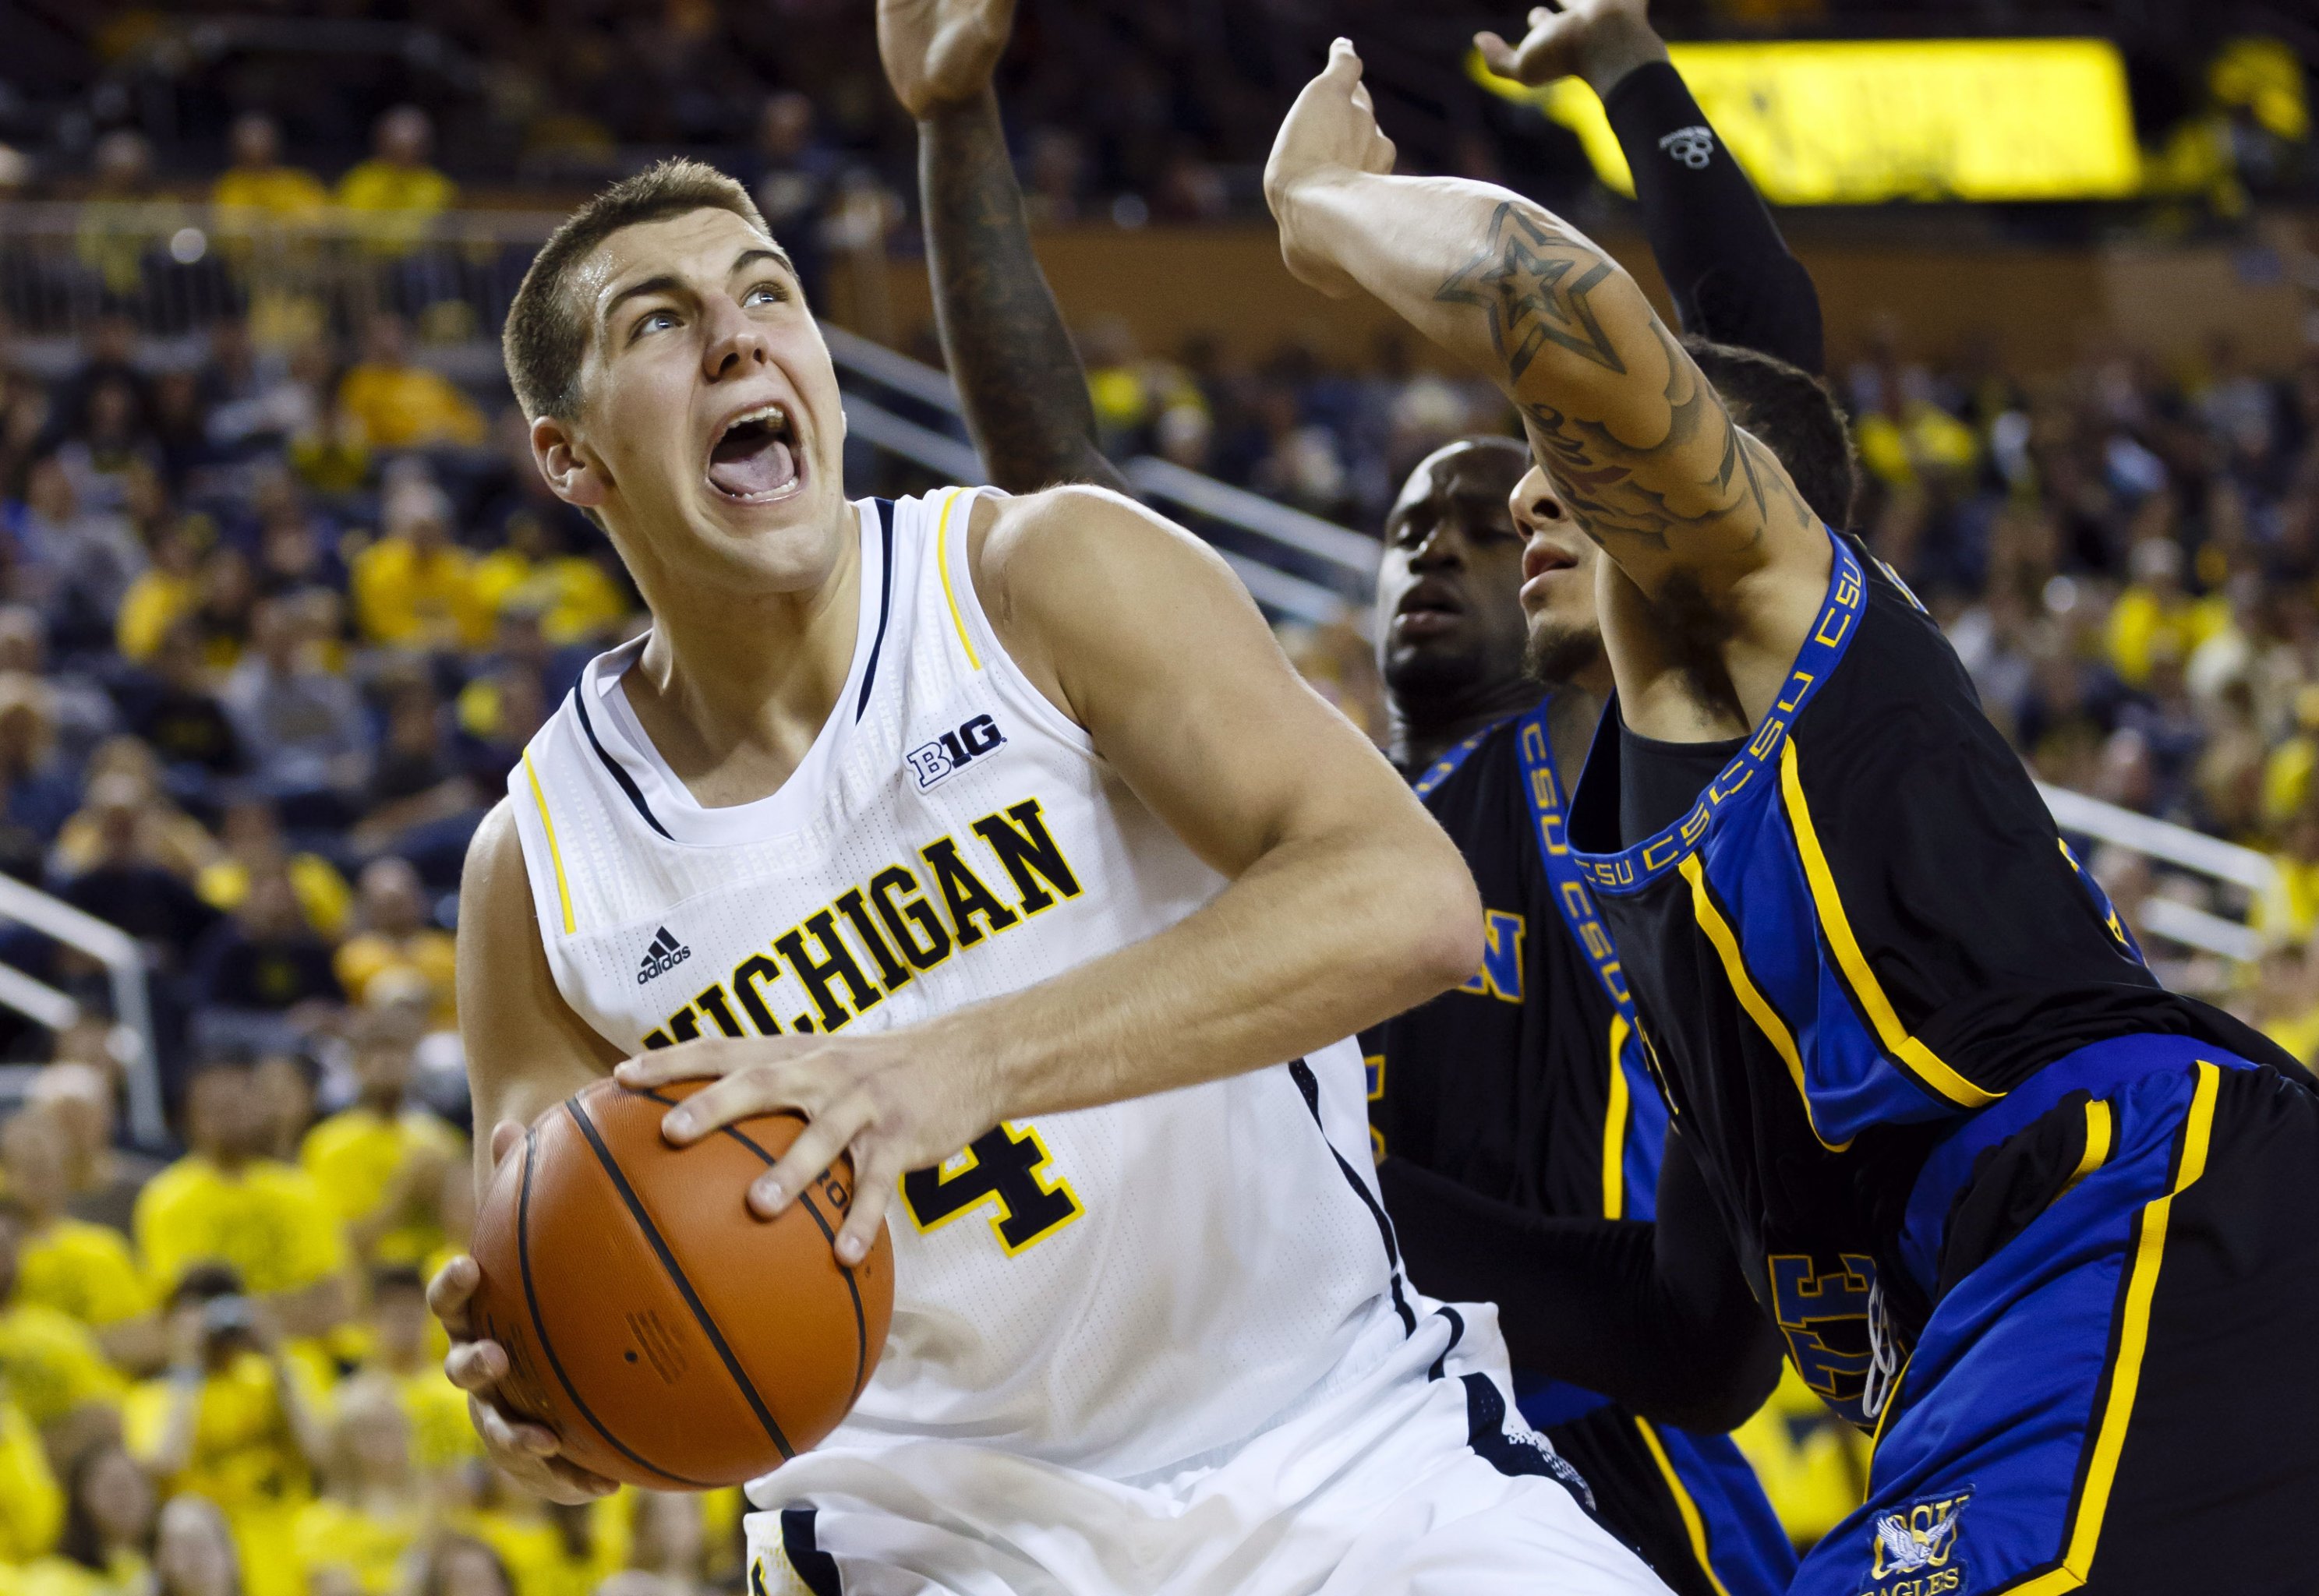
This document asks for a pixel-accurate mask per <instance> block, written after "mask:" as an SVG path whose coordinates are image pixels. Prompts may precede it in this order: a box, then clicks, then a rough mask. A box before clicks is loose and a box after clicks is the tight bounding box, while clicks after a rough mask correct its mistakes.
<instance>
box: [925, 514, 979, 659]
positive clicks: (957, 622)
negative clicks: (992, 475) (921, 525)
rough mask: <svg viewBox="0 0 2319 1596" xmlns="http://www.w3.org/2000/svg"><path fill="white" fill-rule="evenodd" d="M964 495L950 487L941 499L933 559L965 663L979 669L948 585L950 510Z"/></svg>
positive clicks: (963, 620)
mask: <svg viewBox="0 0 2319 1596" xmlns="http://www.w3.org/2000/svg"><path fill="white" fill-rule="evenodd" d="M965 497H966V490H965V489H964V488H952V490H951V491H950V497H949V498H947V499H945V500H943V507H942V518H941V519H939V520H937V521H936V522H935V523H934V560H935V563H936V564H938V565H940V566H941V568H942V579H943V598H944V599H946V600H949V601H950V622H951V625H952V626H954V627H957V628H958V641H959V645H960V646H961V647H962V648H964V649H965V650H966V663H968V664H970V665H972V666H973V667H974V668H975V669H976V670H978V671H979V670H981V669H982V656H981V655H980V654H976V653H975V652H974V639H973V638H972V637H970V636H967V632H966V617H965V616H963V615H961V614H960V613H959V608H958V594H957V593H956V592H955V591H952V588H951V585H950V512H951V510H952V509H953V508H954V507H955V506H956V505H957V503H958V501H959V500H961V499H963V498H965Z"/></svg>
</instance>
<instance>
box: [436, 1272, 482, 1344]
mask: <svg viewBox="0 0 2319 1596" xmlns="http://www.w3.org/2000/svg"><path fill="white" fill-rule="evenodd" d="M482 1281H483V1268H482V1267H481V1266H480V1265H478V1264H477V1263H476V1262H475V1260H474V1258H469V1257H468V1256H467V1255H466V1254H465V1253H464V1252H463V1253H461V1254H459V1255H458V1257H456V1258H453V1259H451V1260H450V1261H449V1262H448V1263H447V1264H445V1265H444V1266H443V1267H441V1268H439V1269H438V1270H436V1271H435V1278H434V1279H432V1280H429V1282H428V1283H427V1307H428V1311H429V1312H431V1313H433V1314H434V1315H435V1317H436V1318H438V1319H439V1320H441V1321H443V1328H444V1329H445V1330H449V1331H450V1332H451V1333H452V1334H453V1335H455V1336H459V1335H465V1333H466V1330H467V1303H468V1301H469V1300H470V1299H471V1298H473V1297H474V1294H475V1287H476V1286H477V1285H480V1284H481V1283H482Z"/></svg>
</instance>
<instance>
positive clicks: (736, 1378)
mask: <svg viewBox="0 0 2319 1596" xmlns="http://www.w3.org/2000/svg"><path fill="white" fill-rule="evenodd" d="M564 1112H565V1113H567V1114H570V1115H571V1116H572V1120H573V1123H574V1124H576V1125H578V1126H579V1127H580V1133H581V1135H582V1136H583V1137H585V1138H586V1139H587V1141H588V1145H589V1147H590V1148H591V1149H592V1150H594V1152H595V1155H596V1161H597V1163H599V1164H600V1165H601V1166H602V1167H603V1170H604V1173H605V1175H606V1176H607V1177H609V1178H610V1180H611V1182H612V1186H613V1189H614V1190H615V1191H617V1192H618V1194H619V1196H620V1201H621V1202H622V1203H624V1204H627V1210H628V1214H629V1216H630V1217H631V1218H632V1219H634V1220H635V1221H636V1227H637V1229H638V1230H640V1231H642V1232H643V1234H644V1238H645V1242H646V1243H647V1244H648V1245H650V1247H651V1248H652V1249H653V1252H654V1255H655V1256H656V1257H658V1258H659V1259H660V1265H661V1267H662V1268H663V1270H664V1271H666V1272H667V1275H668V1278H669V1283H670V1284H671V1285H674V1286H675V1287H676V1289H677V1293H678V1294H679V1295H681V1296H682V1297H683V1298H684V1303H685V1306H686V1307H688V1308H690V1310H691V1311H692V1317H693V1321H694V1322H696V1323H697V1324H699V1326H700V1330H701V1333H702V1334H704V1335H706V1336H707V1337H708V1344H709V1346H710V1347H711V1348H714V1349H715V1350H716V1353H717V1357H718V1358H719V1359H720V1360H721V1361H722V1362H723V1363H724V1365H725V1372H726V1374H727V1375H731V1376H732V1379H733V1384H735V1387H737V1388H738V1389H739V1391H740V1393H741V1395H742V1397H743V1398H744V1400H745V1401H746V1402H748V1404H749V1411H751V1412H753V1413H754V1414H755V1415H756V1417H757V1422H758V1423H759V1424H761V1425H762V1426H763V1427H764V1430H765V1434H766V1436H767V1437H768V1438H770V1439H771V1441H772V1443H773V1445H774V1446H775V1447H777V1448H779V1450H780V1452H781V1457H782V1460H783V1461H785V1462H786V1461H787V1460H788V1459H790V1458H792V1457H795V1456H797V1452H796V1449H795V1448H794V1447H791V1446H790V1441H789V1437H788V1436H786V1435H784V1434H783V1433H782V1432H781V1425H780V1424H779V1423H777V1422H776V1421H775V1420H774V1419H773V1415H772V1411H771V1410H770V1409H769V1408H767V1407H766V1406H765V1402H764V1398H763V1397H762V1396H760V1395H759V1394H758V1393H757V1388H756V1386H755V1384H753V1383H752V1382H751V1381H750V1379H749V1376H748V1375H747V1373H746V1372H745V1371H744V1369H743V1368H742V1367H741V1360H740V1359H739V1358H738V1357H735V1355H734V1352H733V1348H732V1347H731V1345H730V1344H729V1343H727V1342H726V1339H725V1334H724V1332H723V1331H722V1330H718V1329H717V1321H716V1320H715V1319H714V1318H713V1317H711V1316H710V1314H709V1312H708V1304H706V1303H703V1302H702V1301H701V1300H700V1296H699V1293H697V1292H696V1291H694V1290H693V1288H692V1282H691V1281H690V1280H689V1279H687V1278H686V1277H685V1273H684V1269H683V1267H682V1266H681V1265H680V1264H678V1262H677V1261H676V1255H675V1254H674V1253H673V1252H672V1251H670V1250H669V1245H668V1241H667V1239H666V1238H665V1237H663V1235H662V1234H661V1233H660V1227H659V1226H658V1225H656V1224H655V1223H654V1222H653V1218H652V1215H651V1214H650V1213H648V1212H646V1210H645V1204H644V1199H643V1198H642V1197H640V1196H638V1195H636V1188H635V1187H634V1186H630V1185H629V1184H628V1177H627V1174H626V1173H625V1172H624V1171H623V1170H622V1169H621V1168H620V1165H619V1160H618V1159H615V1158H614V1157H613V1156H612V1150H611V1149H610V1148H609V1147H607V1146H605V1145H604V1139H603V1137H602V1135H601V1134H600V1133H599V1132H598V1131H597V1128H596V1125H595V1122H594V1121H592V1120H591V1119H590V1118H589V1117H588V1114H587V1112H586V1111H585V1110H584V1109H583V1108H582V1107H581V1105H580V1102H579V1099H578V1098H576V1097H575V1098H572V1099H569V1100H567V1101H566V1102H565V1103H564ZM575 1394H576V1393H575ZM615 1444H617V1443H615ZM647 1466H649V1465H647ZM656 1472H657V1471H656Z"/></svg>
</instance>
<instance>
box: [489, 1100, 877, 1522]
mask: <svg viewBox="0 0 2319 1596" xmlns="http://www.w3.org/2000/svg"><path fill="white" fill-rule="evenodd" d="M696 1089H698V1088H697V1086H696V1084H695V1083H692V1082H678V1083H672V1084H670V1085H668V1086H664V1087H654V1088H651V1089H649V1090H646V1091H632V1090H630V1089H628V1088H627V1087H622V1086H619V1085H618V1084H617V1083H615V1082H612V1081H609V1080H606V1081H599V1082H597V1083H596V1084H595V1085H593V1086H591V1087H587V1088H586V1089H585V1090H583V1091H582V1092H580V1093H578V1094H576V1095H575V1096H573V1097H571V1098H570V1099H568V1100H566V1101H565V1102H564V1103H561V1104H558V1105H556V1106H555V1107H554V1108H552V1109H550V1110H548V1111H547V1112H546V1114H542V1115H540V1116H539V1118H538V1119H537V1120H535V1121H534V1122H533V1123H532V1124H531V1126H530V1128H529V1129H528V1131H527V1132H525V1134H524V1139H523V1142H522V1144H521V1145H520V1146H519V1147H518V1148H517V1149H516V1150H514V1151H513V1152H511V1153H510V1154H509V1155H508V1157H507V1158H505V1159H502V1160H501V1163H500V1166H499V1169H498V1171H497V1173H496V1174H495V1175H494V1176H493V1177H492V1188H491V1191H490V1192H489V1193H488V1194H487V1195H485V1197H484V1200H483V1210H482V1212H481V1213H479V1214H478V1215H477V1216H476V1221H475V1239H474V1258H475V1262H476V1263H477V1265H479V1266H480V1267H481V1268H482V1271H483V1281H482V1284H481V1285H479V1286H477V1288H476V1291H475V1295H474V1304H473V1309H472V1312H473V1322H474V1328H475V1332H476V1334H478V1335H479V1336H482V1337H485V1338H488V1339H491V1340H494V1341H497V1342H498V1343H499V1344H500V1345H501V1347H503V1348H506V1349H507V1355H508V1364H509V1370H508V1375H507V1377H506V1378H505V1379H503V1380H501V1382H500V1383H499V1395H500V1397H501V1401H503V1402H505V1403H506V1404H507V1405H508V1406H509V1407H510V1408H512V1409H513V1410H515V1411H517V1412H518V1413H519V1414H520V1415H521V1416H523V1417H525V1418H528V1419H531V1420H536V1421H537V1422H539V1423H541V1424H545V1425H546V1426H547V1427H548V1428H549V1429H553V1430H554V1431H555V1433H556V1436H557V1437H558V1438H559V1439H560V1440H561V1441H562V1443H563V1453H564V1456H566V1457H568V1458H569V1459H570V1460H571V1461H572V1462H573V1463H575V1464H577V1465H580V1466H581V1467H582V1468H586V1469H590V1470H592V1471H593V1472H595V1473H597V1474H602V1475H605V1476H606V1477H608V1478H610V1479H615V1480H622V1481H626V1482H627V1483H630V1484H634V1485H644V1486H648V1487H651V1488H653V1489H655V1490H662V1491H668V1490H683V1489H701V1488H706V1487H708V1486H716V1485H734V1484H738V1483H741V1482H743V1481H744V1480H749V1479H753V1478H755V1477H756V1476H757V1475H760V1474H766V1473H768V1472H770V1471H771V1470H772V1469H774V1468H776V1467H778V1466H779V1465H781V1463H782V1462H783V1461H784V1460H786V1459H788V1458H790V1457H792V1456H796V1455H797V1454H798V1453H799V1452H802V1451H804V1450H806V1449H807V1448H808V1447H811V1446H813V1445H814V1444H815V1443H817V1442H818V1441H819V1440H821V1438H823V1437H825V1436H826V1435H827V1434H828V1433H829V1432H830V1431H831V1430H832V1429H835V1428H836V1426H837V1424H838V1421H839V1420H842V1419H844V1417H845V1414H846V1411H847V1410H848V1409H850V1408H852V1407H853V1402H854V1399H855V1398H857V1397H858V1396H860V1395H861V1394H862V1387H863V1386H864V1385H866V1384H869V1380H870V1375H871V1373H872V1372H873V1371H874V1370H875V1369H876V1368H877V1366H878V1355H879V1353H880V1350H881V1349H882V1348H884V1346H885V1344H886V1325H887V1321H888V1320H889V1317H890V1316H891V1314H892V1312H893V1306H894V1253H893V1243H892V1241H891V1240H890V1239H889V1237H888V1236H887V1234H886V1232H885V1231H883V1230H882V1229H881V1230H880V1231H879V1233H878V1242H877V1245H876V1246H875V1247H874V1248H872V1249H871V1252H870V1254H869V1256H868V1257H867V1258H864V1259H863V1260H862V1262H861V1263H860V1264H857V1265H855V1266H854V1267H853V1268H851V1269H848V1268H846V1267H844V1266H842V1265H841V1264H839V1262H838V1261H837V1258H836V1256H835V1253H834V1252H833V1251H832V1250H831V1243H832V1240H833V1239H834V1238H835V1235H836V1233H837V1228H838V1226H839V1225H840V1224H841V1223H842V1222H844V1217H845V1212H846V1210H847V1209H848V1208H849V1207H850V1206H851V1205H852V1203H853V1165H852V1163H851V1162H850V1161H848V1160H846V1159H840V1160H839V1161H838V1163H837V1164H836V1165H835V1166H834V1167H832V1168H830V1169H829V1170H827V1171H826V1172H825V1173H824V1174H823V1175H822V1176H821V1177H820V1178H819V1180H817V1182H815V1183H814V1184H813V1185H812V1186H808V1188H807V1189H806V1190H805V1192H803V1193H802V1194H800V1195H799V1200H798V1201H797V1202H795V1203H792V1204H790V1205H789V1207H787V1208H786V1209H784V1210H783V1211H782V1213H781V1216H780V1217H779V1218H778V1219H772V1220H765V1219H761V1218H759V1217H758V1216H757V1215H756V1214H755V1213H752V1212H751V1211H750V1209H749V1206H748V1204H747V1201H746V1195H747V1192H748V1188H749V1183H750V1181H752V1180H753V1179H754V1178H756V1177H758V1176H760V1175H762V1174H763V1173H764V1172H765V1170H766V1169H768V1168H771V1166H772V1164H773V1162H774V1160H775V1159H779V1158H780V1157H781V1153H782V1151H783V1150H785V1149H787V1148H788V1146H789V1144H790V1142H791V1141H794V1140H795V1139H796V1137H797V1134H798V1132H799V1130H801V1129H802V1128H803V1127H804V1123H805V1122H804V1121H803V1120H802V1119H800V1118H799V1117H798V1116H797V1115H795V1114H768V1115H762V1116H760V1117H756V1118H752V1119H746V1120H743V1121H741V1122H740V1123H738V1124H735V1125H733V1126H730V1127H727V1128H726V1129H725V1130H722V1131H720V1132H717V1133H716V1134H714V1135H711V1136H708V1137H707V1138H705V1139H704V1140H702V1141H699V1142H698V1143H696V1144H694V1145H693V1146H690V1147H686V1148H681V1149H680V1148H675V1147H672V1146H670V1145H669V1143H668V1142H667V1141H664V1140H663V1138H662V1136H661V1130H660V1123H661V1116H662V1115H663V1114H666V1113H667V1112H668V1109H669V1106H670V1105H672V1103H674V1102H676V1101H677V1100H679V1099H681V1098H682V1097H685V1096H690V1094H691V1093H692V1092H693V1091H694V1090H696Z"/></svg>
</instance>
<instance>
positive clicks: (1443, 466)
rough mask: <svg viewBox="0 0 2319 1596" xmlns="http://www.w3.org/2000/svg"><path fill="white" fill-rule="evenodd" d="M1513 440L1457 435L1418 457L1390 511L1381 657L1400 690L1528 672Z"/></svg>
mask: <svg viewBox="0 0 2319 1596" xmlns="http://www.w3.org/2000/svg"><path fill="white" fill-rule="evenodd" d="M1521 463H1522V456H1521V455H1520V453H1519V452H1517V451H1516V450H1514V449H1511V448H1501V447H1497V446H1491V445H1484V444H1475V443H1456V444H1451V445H1449V446H1447V447H1445V448H1441V449H1437V450H1435V451H1434V452H1433V453H1432V454H1431V455H1428V456H1427V457H1426V458H1425V459H1424V460H1422V461H1421V462H1419V464H1418V466H1417V469H1416V470H1415V471H1412V473H1410V474H1409V480H1408V482H1405V483H1403V485H1402V490H1401V497H1400V498H1399V499H1397V500H1394V506H1393V508H1392V509H1390V510H1388V511H1386V512H1385V558H1384V560H1383V561H1382V562H1381V563H1380V564H1379V566H1378V570H1377V636H1378V644H1377V651H1378V660H1377V663H1378V666H1379V669H1380V671H1381V673H1382V674H1383V675H1384V677H1385V686H1386V687H1387V688H1388V689H1390V690H1392V691H1394V693H1395V694H1401V693H1408V692H1417V693H1441V692H1454V691H1460V690H1478V689H1483V688H1487V687H1493V686H1496V685H1498V684H1500V683H1502V682H1507V681H1512V680H1513V679H1515V678H1516V677H1518V676H1519V675H1520V673H1521V662H1522V626H1523V623H1522V611H1521V603H1520V600H1519V598H1518V597H1517V596H1516V594H1517V590H1519V589H1520V586H1521V550H1522V545H1521V535H1520V533H1519V532H1518V531H1517V530H1516V529H1515V527H1514V522H1513V518H1512V515H1511V512H1510V511H1509V509H1508V507H1507V490H1508V488H1509V486H1510V485H1511V483H1512V482H1513V480H1514V478H1515V476H1516V474H1517V473H1520V470H1521Z"/></svg>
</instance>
